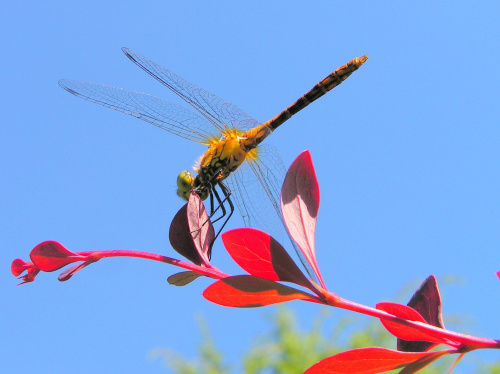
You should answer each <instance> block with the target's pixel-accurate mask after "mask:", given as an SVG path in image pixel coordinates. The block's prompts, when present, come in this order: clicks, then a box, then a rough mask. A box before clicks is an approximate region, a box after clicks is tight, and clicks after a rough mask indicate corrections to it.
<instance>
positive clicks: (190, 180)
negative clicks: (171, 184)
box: [177, 170, 194, 201]
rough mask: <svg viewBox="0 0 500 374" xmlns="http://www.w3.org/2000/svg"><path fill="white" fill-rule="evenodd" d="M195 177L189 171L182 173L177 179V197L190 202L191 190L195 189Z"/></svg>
mask: <svg viewBox="0 0 500 374" xmlns="http://www.w3.org/2000/svg"><path fill="white" fill-rule="evenodd" d="M193 184H194V177H193V176H192V175H191V173H190V172H189V171H187V170H184V171H182V172H181V173H180V174H179V176H178V177H177V196H179V197H180V198H182V199H183V200H186V201H187V200H188V199H189V195H191V190H192V189H193V188H194V186H193Z"/></svg>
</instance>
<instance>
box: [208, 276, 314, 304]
mask: <svg viewBox="0 0 500 374" xmlns="http://www.w3.org/2000/svg"><path fill="white" fill-rule="evenodd" d="M203 297H205V299H207V300H208V301H211V302H213V303H215V304H219V305H222V306H231V307H238V308H255V307H260V306H265V305H271V304H276V303H283V302H285V301H290V300H298V299H309V298H313V297H314V296H312V295H309V294H308V293H306V292H302V291H299V290H296V289H294V288H291V287H287V286H284V285H282V284H279V283H276V282H273V281H270V280H268V279H264V278H258V277H254V276H251V275H238V276H234V277H229V278H224V279H221V280H219V281H217V282H215V283H213V284H211V285H210V286H208V287H207V288H206V289H205V291H203Z"/></svg>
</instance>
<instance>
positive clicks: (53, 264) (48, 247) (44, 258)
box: [30, 240, 87, 272]
mask: <svg viewBox="0 0 500 374" xmlns="http://www.w3.org/2000/svg"><path fill="white" fill-rule="evenodd" d="M30 258H31V261H33V263H34V264H35V265H36V267H38V268H39V269H40V270H42V271H47V272H51V271H55V270H59V269H60V268H62V267H64V266H66V265H69V264H71V263H73V262H77V261H84V260H86V259H87V257H85V256H80V255H77V254H75V253H73V252H70V251H68V250H67V249H66V248H64V246H63V245H62V244H60V243H58V242H54V241H51V240H48V241H45V242H43V243H40V244H38V245H37V246H36V247H35V248H33V249H32V250H31V253H30Z"/></svg>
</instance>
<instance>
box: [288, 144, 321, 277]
mask: <svg viewBox="0 0 500 374" xmlns="http://www.w3.org/2000/svg"><path fill="white" fill-rule="evenodd" d="M281 210H282V212H283V218H284V220H285V224H286V227H287V229H288V232H289V233H290V236H291V237H292V238H293V240H294V241H295V242H296V243H297V245H298V246H299V248H300V250H301V252H302V254H303V255H304V257H305V259H306V260H307V262H308V263H309V265H310V266H311V268H312V270H313V271H314V273H315V274H316V276H317V277H318V280H320V283H323V282H322V278H321V274H320V272H319V269H318V265H317V262H316V249H315V246H314V234H315V230H316V219H317V217H318V210H319V185H318V181H317V179H316V173H315V171H314V166H313V163H312V159H311V154H310V153H309V151H304V152H302V153H301V154H300V155H299V156H298V157H297V158H296V159H295V161H294V162H293V163H292V165H291V166H290V169H289V170H288V172H287V174H286V177H285V181H284V183H283V188H282V190H281Z"/></svg>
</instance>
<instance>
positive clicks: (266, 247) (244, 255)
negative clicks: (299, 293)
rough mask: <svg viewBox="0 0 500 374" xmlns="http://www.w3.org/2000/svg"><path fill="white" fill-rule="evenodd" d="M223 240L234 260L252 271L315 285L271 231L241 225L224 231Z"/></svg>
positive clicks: (270, 277) (244, 268)
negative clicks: (272, 235) (271, 234)
mask: <svg viewBox="0 0 500 374" xmlns="http://www.w3.org/2000/svg"><path fill="white" fill-rule="evenodd" d="M222 242H223V243H224V246H225V247H226V250H227V251H228V252H229V254H230V255H231V257H232V258H233V260H234V261H235V262H236V263H237V264H238V265H240V266H241V268H242V269H243V270H245V271H247V272H248V273H249V274H251V275H255V276H256V277H261V278H266V279H269V280H273V281H284V282H293V283H296V284H299V285H301V286H303V287H306V288H309V289H311V290H313V289H314V286H313V285H312V284H311V282H309V280H308V279H307V278H306V277H305V275H304V274H303V273H302V272H301V271H300V269H299V268H298V267H297V265H296V264H295V262H293V260H292V258H291V257H290V255H289V254H288V253H287V252H286V251H285V249H284V248H283V247H282V246H281V244H279V243H278V242H277V241H276V240H274V239H273V238H272V237H271V236H270V235H269V234H267V233H265V232H263V231H260V230H256V229H251V228H241V229H236V230H231V231H228V232H226V233H224V234H222Z"/></svg>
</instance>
